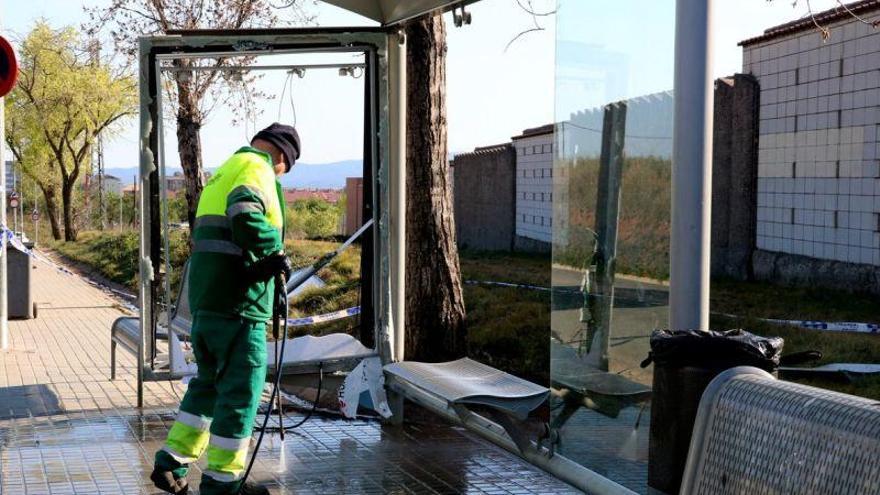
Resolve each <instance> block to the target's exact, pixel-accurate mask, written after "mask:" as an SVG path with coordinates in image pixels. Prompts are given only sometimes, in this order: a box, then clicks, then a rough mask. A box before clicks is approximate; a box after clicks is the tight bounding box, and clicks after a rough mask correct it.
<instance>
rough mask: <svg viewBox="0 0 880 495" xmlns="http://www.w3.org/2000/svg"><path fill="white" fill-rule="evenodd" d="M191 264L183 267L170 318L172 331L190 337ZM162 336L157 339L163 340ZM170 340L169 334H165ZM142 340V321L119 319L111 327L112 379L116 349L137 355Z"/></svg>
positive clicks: (128, 318) (113, 376)
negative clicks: (139, 342) (120, 347)
mask: <svg viewBox="0 0 880 495" xmlns="http://www.w3.org/2000/svg"><path fill="white" fill-rule="evenodd" d="M188 294H189V262H187V263H185V264H184V265H183V273H182V274H181V280H180V289H179V290H178V292H177V298H176V299H175V301H174V310H173V311H172V313H171V316H170V318H169V321H170V323H169V326H170V327H171V331H172V332H175V333H177V334H178V335H185V336H188V335H189V333H190V329H191V328H192V313H191V312H190V310H189V297H188ZM162 336H163V335H162V334H160V335H158V336H157V337H159V338H161V337H162ZM164 337H165V338H168V337H169V336H168V334H167V333H166V334H164ZM140 338H141V330H140V319H139V318H136V317H131V316H124V317H122V318H117V319H116V320H115V321H114V322H113V325H112V326H111V327H110V379H111V380H115V379H116V347H117V346H120V345H121V346H122V347H123V348H124V349H125V350H127V351H129V352H131V353H132V354H137V351H138V341H139V340H140Z"/></svg>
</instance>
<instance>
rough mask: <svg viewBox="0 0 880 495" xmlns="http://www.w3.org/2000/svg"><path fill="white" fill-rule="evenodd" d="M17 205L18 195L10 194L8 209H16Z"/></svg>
mask: <svg viewBox="0 0 880 495" xmlns="http://www.w3.org/2000/svg"><path fill="white" fill-rule="evenodd" d="M18 205H19V199H18V193H16V192H13V193H12V194H10V195H9V207H10V208H18Z"/></svg>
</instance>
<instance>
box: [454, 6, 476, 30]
mask: <svg viewBox="0 0 880 495" xmlns="http://www.w3.org/2000/svg"><path fill="white" fill-rule="evenodd" d="M459 9H461V11H460V12H459ZM452 21H453V22H454V23H455V27H462V26H463V25H465V24H467V25H470V24H471V21H473V17H471V13H470V12H468V11H467V10H465V6H464V4H462V5H461V7H455V8H453V9H452Z"/></svg>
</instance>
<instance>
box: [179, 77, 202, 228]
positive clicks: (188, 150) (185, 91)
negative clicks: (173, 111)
mask: <svg viewBox="0 0 880 495" xmlns="http://www.w3.org/2000/svg"><path fill="white" fill-rule="evenodd" d="M177 103H178V108H177V149H178V154H179V155H180V166H181V167H182V168H183V175H184V182H185V184H186V191H185V195H186V205H187V221H188V222H189V225H190V228H191V229H192V227H193V226H194V224H195V218H196V207H197V206H198V204H199V196H201V194H202V189H203V188H204V187H205V175H204V173H203V172H202V138H201V129H202V115H201V112H200V111H199V104H198V100H197V99H196V98H195V95H194V94H193V92H192V88H191V83H188V82H179V83H178V84H177Z"/></svg>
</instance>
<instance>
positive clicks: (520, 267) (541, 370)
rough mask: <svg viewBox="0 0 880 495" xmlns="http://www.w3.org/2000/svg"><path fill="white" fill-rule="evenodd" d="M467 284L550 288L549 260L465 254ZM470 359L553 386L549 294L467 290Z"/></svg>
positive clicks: (486, 288)
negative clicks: (510, 284)
mask: <svg viewBox="0 0 880 495" xmlns="http://www.w3.org/2000/svg"><path fill="white" fill-rule="evenodd" d="M460 260H461V271H462V278H463V279H464V280H483V281H487V280H488V281H498V282H508V283H515V284H531V285H540V286H549V285H550V266H551V264H550V256H548V255H545V256H540V255H529V254H515V253H513V254H512V253H486V252H477V251H462V252H461V253H460ZM464 302H465V308H466V310H467V326H468V354H469V355H470V357H471V358H473V359H476V360H478V361H480V362H483V363H486V364H488V365H490V366H494V367H496V368H498V369H501V370H504V371H507V372H509V373H513V374H515V375H517V376H520V377H523V378H526V379H528V380H531V381H534V382H536V383H544V384H547V383H549V381H550V341H549V340H548V336H549V335H550V293H549V292H543V291H534V290H524V289H516V288H509V287H491V286H482V285H465V287H464Z"/></svg>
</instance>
